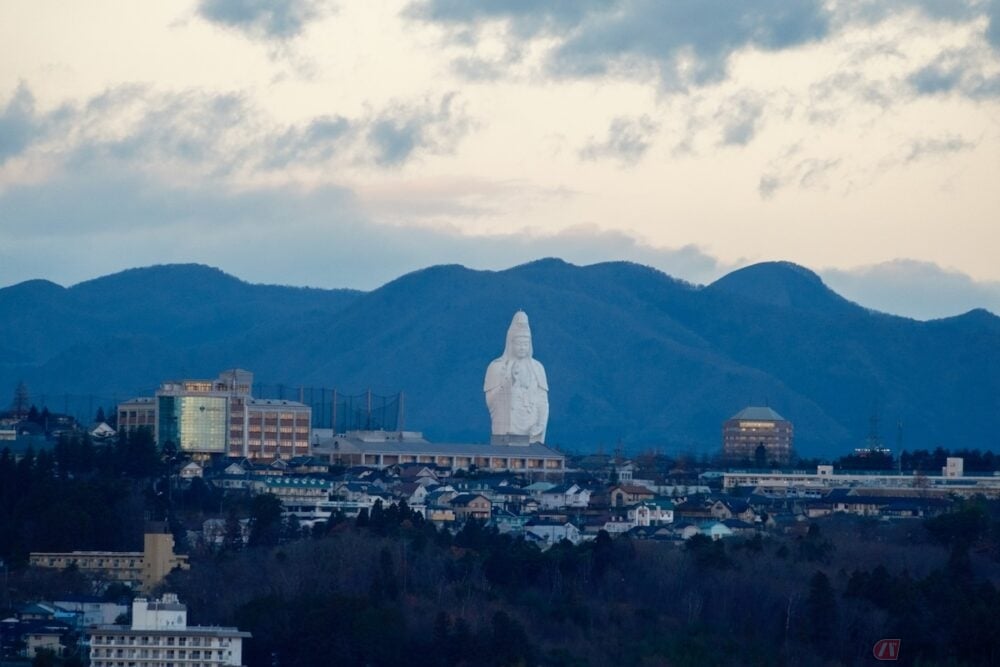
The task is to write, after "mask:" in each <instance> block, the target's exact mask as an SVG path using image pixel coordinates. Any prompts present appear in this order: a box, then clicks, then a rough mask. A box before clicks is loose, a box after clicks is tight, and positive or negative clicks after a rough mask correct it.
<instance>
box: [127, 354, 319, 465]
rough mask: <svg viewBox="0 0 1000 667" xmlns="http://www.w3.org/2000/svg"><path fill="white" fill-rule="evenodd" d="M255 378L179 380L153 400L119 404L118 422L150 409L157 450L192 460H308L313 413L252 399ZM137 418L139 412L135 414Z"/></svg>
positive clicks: (245, 374) (232, 375)
mask: <svg viewBox="0 0 1000 667" xmlns="http://www.w3.org/2000/svg"><path fill="white" fill-rule="evenodd" d="M252 386H253V374H252V373H250V372H249V371H245V370H242V369H238V368H236V369H232V370H228V371H225V372H224V373H222V374H221V375H220V376H219V377H218V378H217V379H215V380H179V381H172V382H165V383H163V384H162V385H160V388H159V389H158V390H157V391H156V396H155V397H154V398H151V399H149V398H136V399H132V400H131V401H126V402H125V403H123V404H121V405H120V406H119V409H118V413H119V416H121V415H122V414H125V415H126V416H128V415H130V414H131V412H130V410H133V408H135V407H136V406H146V405H149V406H152V407H154V408H155V417H154V418H151V419H150V420H149V421H150V423H152V424H154V425H155V435H156V444H157V445H158V446H159V447H161V448H162V447H163V446H164V445H166V444H167V443H173V444H174V445H175V446H176V447H177V449H178V450H180V451H183V452H187V453H190V454H200V455H211V454H223V455H228V456H243V457H247V458H251V459H253V458H258V459H275V458H282V459H290V458H292V457H295V456H302V455H306V454H309V440H310V437H311V429H312V409H311V408H310V407H309V406H308V405H305V404H303V403H299V402H296V401H287V400H265V399H255V398H253V396H251V395H250V389H251V387H252ZM134 411H135V412H136V413H138V410H137V409H136V410H134Z"/></svg>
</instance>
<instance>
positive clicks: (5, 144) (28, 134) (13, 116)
mask: <svg viewBox="0 0 1000 667" xmlns="http://www.w3.org/2000/svg"><path fill="white" fill-rule="evenodd" d="M38 133H39V128H38V123H37V121H36V119H35V98H34V96H33V95H32V94H31V91H29V90H28V88H27V86H25V85H24V84H23V83H22V84H21V85H20V86H18V88H17V90H16V91H14V95H13V96H11V98H10V101H9V102H7V106H6V107H4V109H3V111H0V164H2V163H3V162H5V161H6V160H7V159H9V158H11V157H13V156H15V155H18V154H19V153H20V152H21V151H23V150H24V149H25V148H26V147H27V146H28V145H29V144H31V143H32V141H34V139H35V137H36V136H37V135H38Z"/></svg>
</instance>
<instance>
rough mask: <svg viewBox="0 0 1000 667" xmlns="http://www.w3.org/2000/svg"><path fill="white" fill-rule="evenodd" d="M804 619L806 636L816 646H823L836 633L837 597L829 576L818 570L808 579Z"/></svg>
mask: <svg viewBox="0 0 1000 667" xmlns="http://www.w3.org/2000/svg"><path fill="white" fill-rule="evenodd" d="M805 620H806V637H807V638H808V639H809V642H810V643H811V644H813V645H814V646H816V647H818V648H825V647H826V646H827V644H828V643H829V641H830V639H831V638H833V637H835V636H836V634H837V627H836V626H837V598H836V597H835V596H834V594H833V587H832V586H831V585H830V578H829V577H827V576H826V575H825V574H824V573H823V572H821V571H819V570H817V571H816V573H815V574H814V575H813V576H812V579H810V580H809V596H808V597H807V598H806V619H805Z"/></svg>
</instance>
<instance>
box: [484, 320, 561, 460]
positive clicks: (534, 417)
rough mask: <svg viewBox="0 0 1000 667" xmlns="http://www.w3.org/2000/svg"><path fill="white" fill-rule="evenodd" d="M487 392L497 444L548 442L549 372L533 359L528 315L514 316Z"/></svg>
mask: <svg viewBox="0 0 1000 667" xmlns="http://www.w3.org/2000/svg"><path fill="white" fill-rule="evenodd" d="M483 391H484V392H485V393H486V406H487V407H488V408H489V409H490V418H491V419H492V421H493V430H492V434H493V436H494V438H493V441H494V442H496V441H504V442H509V441H510V440H512V439H513V440H515V441H517V440H520V441H522V442H523V441H524V438H527V442H529V443H530V442H539V443H544V442H545V427H546V425H547V424H548V421H549V383H548V380H546V378H545V369H544V368H543V367H542V365H541V364H540V363H538V362H537V361H535V359H533V358H532V350H531V329H530V328H529V327H528V316H527V315H526V314H525V313H524V311H521V310H519V311H517V312H516V313H515V314H514V319H513V320H512V321H511V323H510V328H509V329H508V330H507V345H506V347H505V348H504V352H503V356H502V357H500V358H498V359H494V360H493V361H492V362H491V363H490V365H489V366H488V367H487V369H486V380H485V382H484V383H483ZM509 436H517V437H515V438H510V437H509Z"/></svg>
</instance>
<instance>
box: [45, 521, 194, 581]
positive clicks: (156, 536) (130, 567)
mask: <svg viewBox="0 0 1000 667" xmlns="http://www.w3.org/2000/svg"><path fill="white" fill-rule="evenodd" d="M28 558H29V563H30V564H31V565H32V566H34V567H46V568H55V569H58V570H63V569H65V568H67V567H69V566H70V565H75V566H76V567H77V569H78V570H80V572H83V573H84V574H88V575H90V576H93V577H95V578H97V579H101V580H104V581H107V582H114V581H117V582H121V583H124V584H127V585H129V586H131V587H132V588H138V589H139V590H141V591H143V592H148V591H151V590H153V589H154V588H156V587H157V586H158V585H160V583H161V582H162V581H163V579H164V578H165V577H166V576H167V575H168V574H170V573H171V572H172V571H173V570H174V569H176V568H180V569H182V570H186V569H188V568H189V567H190V566H189V565H188V560H187V556H183V555H178V554H175V553H174V537H173V535H171V534H170V531H168V530H167V527H166V526H165V525H164V524H162V523H152V524H150V525H149V527H148V528H147V532H146V534H145V535H144V536H143V549H142V551H69V552H62V553H55V552H51V553H50V552H32V553H31V554H30V555H29V557H28Z"/></svg>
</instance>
